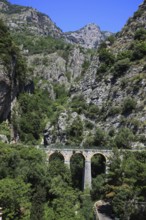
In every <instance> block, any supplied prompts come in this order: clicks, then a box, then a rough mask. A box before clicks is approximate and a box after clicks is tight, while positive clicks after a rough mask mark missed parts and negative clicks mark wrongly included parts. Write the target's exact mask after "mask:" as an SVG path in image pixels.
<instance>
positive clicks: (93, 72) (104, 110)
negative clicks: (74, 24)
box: [0, 1, 146, 147]
mask: <svg viewBox="0 0 146 220" xmlns="http://www.w3.org/2000/svg"><path fill="white" fill-rule="evenodd" d="M9 7H10V6H9V5H7V4H6V7H5V6H4V3H3V4H2V12H3V13H2V14H3V16H5V19H6V20H7V22H8V24H9V25H10V26H11V28H12V29H14V30H17V31H22V30H21V27H20V23H21V22H22V27H23V24H27V28H28V29H27V30H28V31H30V32H31V33H34V39H36V38H38V36H39V34H40V35H42V36H46V35H45V31H46V34H47V35H49V34H50V32H49V30H48V29H47V25H48V23H46V26H43V24H44V20H45V19H48V17H47V18H46V17H45V18H44V17H43V19H44V20H43V19H42V20H43V23H42V24H41V23H40V20H39V17H38V13H39V12H37V11H35V10H33V9H31V8H26V7H20V9H21V10H19V13H18V14H19V15H18V14H17V13H16V11H15V13H12V14H11V16H10V15H7V16H6V11H7V10H8V8H9ZM145 9H146V1H144V3H143V4H142V5H141V6H140V7H139V10H138V12H136V13H135V14H134V16H133V17H132V18H130V19H129V21H128V22H127V24H126V25H125V27H124V28H123V29H122V31H121V32H120V33H119V34H118V35H117V36H116V40H115V42H114V43H113V44H110V43H107V44H106V45H105V47H106V48H102V50H101V49H100V50H99V51H97V50H89V48H95V47H98V45H99V42H101V41H103V40H104V39H105V36H106V37H107V36H109V35H110V33H109V32H101V31H100V28H99V27H97V26H96V25H95V24H90V25H87V26H85V27H84V28H82V29H80V30H79V31H77V32H70V33H65V34H63V33H62V32H60V31H59V30H58V29H56V28H55V26H53V27H54V28H55V29H54V31H52V29H50V30H51V34H52V35H51V36H54V37H64V38H65V39H66V41H67V42H70V43H71V44H73V45H69V46H68V45H66V46H63V47H61V48H59V49H57V48H56V50H55V52H54V51H53V52H46V51H45V52H44V51H42V52H39V53H38V54H36V53H35V54H33V53H31V54H29V48H25V49H28V53H27V54H26V59H27V62H28V66H29V67H31V68H32V69H33V73H32V76H33V77H32V78H36V79H39V80H38V82H37V86H38V87H39V88H41V89H42V90H45V91H46V90H47V92H48V94H49V95H48V98H50V99H51V100H53V101H54V102H55V101H56V99H57V98H56V92H55V91H56V90H55V87H54V85H57V86H58V85H59V86H62V87H63V88H65V89H66V90H67V96H66V97H65V98H66V99H67V101H66V102H65V104H64V102H63V100H61V102H57V103H55V105H54V109H55V110H54V111H56V115H57V116H56V117H55V119H54V118H53V121H51V120H48V123H47V121H45V122H46V127H45V128H44V138H45V144H56V143H58V144H71V143H76V144H78V145H81V146H82V145H83V146H84V145H85V144H86V145H88V144H92V143H95V142H93V140H94V139H95V137H96V136H99V137H101V136H102V135H103V134H102V133H98V134H97V133H96V132H97V129H98V128H100V129H101V130H102V131H104V132H105V133H106V135H107V136H106V135H105V136H104V139H103V140H102V142H101V144H103V145H104V144H105V139H106V138H107V137H108V138H111V139H110V140H111V143H110V144H112V143H113V142H112V141H114V140H115V139H116V135H117V134H118V132H120V131H121V130H122V129H123V128H126V129H129V130H128V131H130V132H131V133H130V135H131V134H132V138H131V140H130V142H128V144H130V145H131V146H133V147H137V146H142V147H144V146H145V145H146V123H145V121H146V116H145V111H146V106H145V105H146V100H145V97H146V77H145V73H146V66H145V60H146V50H145V49H144V48H145V47H142V49H143V50H140V52H141V51H142V55H141V53H140V57H138V58H136V59H134V58H133V57H132V56H134V53H133V51H134V49H135V45H136V46H137V47H136V49H137V50H138V49H139V48H140V49H141V47H139V45H140V46H141V43H144V45H145V44H146V38H145V39H144V40H143V42H142V41H141V40H140V41H138V40H135V33H136V31H137V30H138V28H139V27H140V28H143V32H142V33H144V30H145V29H146V26H145V21H146V10H145ZM9 10H10V9H9ZM41 16H44V15H41ZM18 17H19V22H20V21H21V22H20V23H19V22H18V19H17V18H18ZM28 17H29V19H28ZM14 18H15V19H14ZM22 18H23V19H22ZM42 20H41V21H42ZM14 21H15V22H14ZM23 22H24V23H23ZM29 22H30V23H29ZM47 22H48V20H47ZM40 26H41V27H40ZM35 28H36V29H35ZM47 31H48V32H47ZM58 31H59V32H58ZM143 37H144V36H143ZM80 45H82V46H83V47H81V46H80ZM136 55H137V54H136ZM112 57H113V59H112ZM3 73H4V71H3V69H2V68H1V73H0V74H1V76H2V78H3ZM9 86H10V82H9V80H8V79H6V78H5V79H4V80H3V79H2V80H1V87H0V92H1V94H0V95H1V106H4V104H2V103H7V102H8V101H6V99H8V97H9ZM33 87H34V86H33V84H31V85H30V86H29V87H28V90H30V88H31V90H32V91H33V90H34V88H33ZM2 95H3V97H2ZM32 97H33V95H32ZM4 99H5V100H4ZM3 100H4V101H3ZM8 103H10V100H9V102H8ZM62 103H63V104H62ZM5 108H7V107H6V106H5V107H4V108H3V109H5ZM1 109H2V107H1ZM57 109H58V110H57ZM1 111H2V110H1ZM3 112H4V110H3ZM126 131H127V130H126ZM127 133H128V132H127ZM127 133H125V134H124V135H125V136H124V139H126V138H127V136H126V135H127ZM109 134H111V136H110V135H109ZM122 135H123V134H122ZM122 135H121V136H122ZM121 136H119V137H120V138H121ZM133 136H134V137H135V139H133ZM108 138H107V139H108ZM132 141H133V142H132ZM96 143H97V140H96Z"/></svg>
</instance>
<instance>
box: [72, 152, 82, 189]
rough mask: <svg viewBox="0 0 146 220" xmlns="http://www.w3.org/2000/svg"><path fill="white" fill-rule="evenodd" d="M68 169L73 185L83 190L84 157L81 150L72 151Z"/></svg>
mask: <svg viewBox="0 0 146 220" xmlns="http://www.w3.org/2000/svg"><path fill="white" fill-rule="evenodd" d="M70 170H71V176H72V183H73V186H74V187H75V188H78V189H80V190H83V188H84V171H85V157H84V155H83V154H82V153H81V152H73V154H72V156H71V157H70Z"/></svg>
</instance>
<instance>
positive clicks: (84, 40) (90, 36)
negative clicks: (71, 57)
mask: <svg viewBox="0 0 146 220" xmlns="http://www.w3.org/2000/svg"><path fill="white" fill-rule="evenodd" d="M111 34H112V33H110V32H108V34H107V32H106V31H105V32H102V31H101V30H100V27H99V26H98V25H96V24H95V23H89V24H87V25H85V26H84V27H82V28H80V29H79V30H77V31H70V32H66V33H64V37H65V38H66V40H67V41H68V42H69V43H72V44H79V45H81V46H83V47H85V48H96V47H97V46H98V45H99V44H100V43H101V42H102V41H104V40H105V38H106V36H110V35H111Z"/></svg>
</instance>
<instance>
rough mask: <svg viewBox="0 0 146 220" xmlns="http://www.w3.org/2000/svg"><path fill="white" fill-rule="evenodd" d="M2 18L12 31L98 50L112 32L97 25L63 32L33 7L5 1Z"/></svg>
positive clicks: (2, 3)
mask: <svg viewBox="0 0 146 220" xmlns="http://www.w3.org/2000/svg"><path fill="white" fill-rule="evenodd" d="M0 10H1V18H3V19H4V20H6V23H7V25H8V26H9V28H10V29H11V30H16V31H20V32H21V31H27V32H29V33H30V34H35V35H42V36H51V37H55V38H63V39H65V40H66V41H67V42H69V43H72V44H78V45H80V46H82V47H85V48H97V47H98V46H99V44H100V43H101V42H102V41H104V40H105V39H106V38H107V37H108V36H110V35H112V33H111V32H108V31H101V30H100V28H99V26H97V25H95V24H87V25H85V26H84V27H82V28H81V29H79V30H77V31H72V32H63V31H62V30H61V29H60V28H59V27H57V26H56V24H55V23H54V22H53V21H52V20H51V18H50V17H49V16H48V15H46V14H44V13H41V12H38V11H37V10H36V9H33V8H32V7H25V6H18V5H13V4H11V3H9V2H7V1H5V0H2V1H1V4H0Z"/></svg>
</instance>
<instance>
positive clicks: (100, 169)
mask: <svg viewBox="0 0 146 220" xmlns="http://www.w3.org/2000/svg"><path fill="white" fill-rule="evenodd" d="M106 162H107V158H106V157H105V155H104V154H101V153H94V154H93V156H92V157H91V177H92V178H95V177H96V176H97V175H100V174H102V173H105V172H106Z"/></svg>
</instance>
